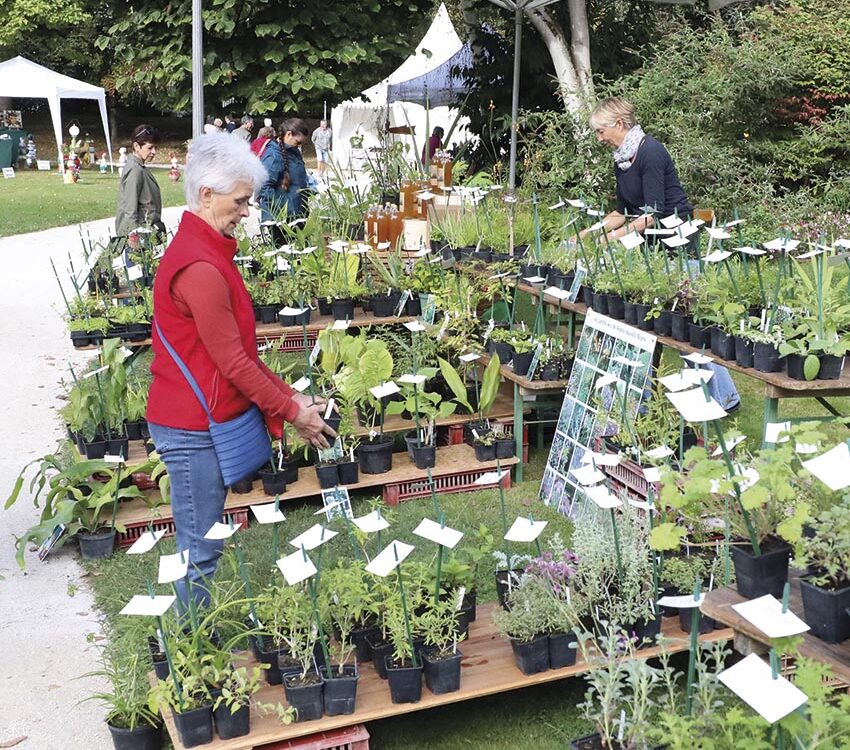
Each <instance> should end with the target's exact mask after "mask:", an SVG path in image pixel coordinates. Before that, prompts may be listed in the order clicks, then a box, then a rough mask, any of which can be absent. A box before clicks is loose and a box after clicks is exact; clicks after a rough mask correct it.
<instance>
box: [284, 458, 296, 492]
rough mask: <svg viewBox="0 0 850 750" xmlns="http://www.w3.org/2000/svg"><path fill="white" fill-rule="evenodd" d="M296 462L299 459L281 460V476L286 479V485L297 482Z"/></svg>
mask: <svg viewBox="0 0 850 750" xmlns="http://www.w3.org/2000/svg"><path fill="white" fill-rule="evenodd" d="M298 462H299V459H298V458H296V457H295V456H290V457H289V458H284V459H283V475H284V476H285V477H286V484H287V485H290V484H295V483H296V482H297V481H298Z"/></svg>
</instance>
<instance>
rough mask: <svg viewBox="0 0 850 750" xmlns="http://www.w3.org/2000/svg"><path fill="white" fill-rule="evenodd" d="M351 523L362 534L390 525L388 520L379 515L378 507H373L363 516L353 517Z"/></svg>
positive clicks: (371, 532) (380, 529)
mask: <svg viewBox="0 0 850 750" xmlns="http://www.w3.org/2000/svg"><path fill="white" fill-rule="evenodd" d="M352 523H353V524H354V525H355V526H356V527H357V528H358V529H360V531H362V532H363V533H364V534H373V533H375V532H376V531H383V530H384V529H388V528H389V527H390V523H389V521H387V519H386V518H384V517H383V516H382V515H381V511H380V509H375V510H373V511H372V512H371V513H367V514H366V515H365V516H360V517H359V518H353V519H352Z"/></svg>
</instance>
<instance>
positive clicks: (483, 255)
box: [472, 249, 493, 263]
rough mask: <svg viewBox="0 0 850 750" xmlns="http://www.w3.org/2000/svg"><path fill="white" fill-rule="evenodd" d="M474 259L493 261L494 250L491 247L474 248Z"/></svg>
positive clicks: (486, 261) (485, 261)
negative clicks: (485, 248) (483, 248)
mask: <svg viewBox="0 0 850 750" xmlns="http://www.w3.org/2000/svg"><path fill="white" fill-rule="evenodd" d="M472 260H477V261H482V262H484V263H491V262H492V261H493V251H492V250H489V249H487V250H473V251H472Z"/></svg>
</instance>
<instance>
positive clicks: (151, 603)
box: [118, 594, 177, 617]
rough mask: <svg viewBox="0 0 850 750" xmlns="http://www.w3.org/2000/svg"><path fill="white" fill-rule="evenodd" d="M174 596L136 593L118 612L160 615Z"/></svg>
mask: <svg viewBox="0 0 850 750" xmlns="http://www.w3.org/2000/svg"><path fill="white" fill-rule="evenodd" d="M175 601H177V597H176V596H147V595H143V594H136V595H135V596H134V597H133V598H132V599H130V601H129V602H127V604H126V605H125V606H124V609H122V610H121V611H120V612H119V613H118V614H121V615H137V616H144V617H162V615H164V614H165V613H166V612H167V611H168V610H169V609H170V608H171V605H172V604H174V602H175Z"/></svg>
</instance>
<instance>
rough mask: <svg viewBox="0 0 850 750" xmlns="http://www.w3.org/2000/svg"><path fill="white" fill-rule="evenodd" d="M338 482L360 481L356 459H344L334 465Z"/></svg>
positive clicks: (353, 482)
mask: <svg viewBox="0 0 850 750" xmlns="http://www.w3.org/2000/svg"><path fill="white" fill-rule="evenodd" d="M336 469H337V473H338V474H339V483H340V484H343V485H345V484H357V483H358V482H359V481H360V464H358V463H357V461H345V462H343V463H339V464H337V465H336Z"/></svg>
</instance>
